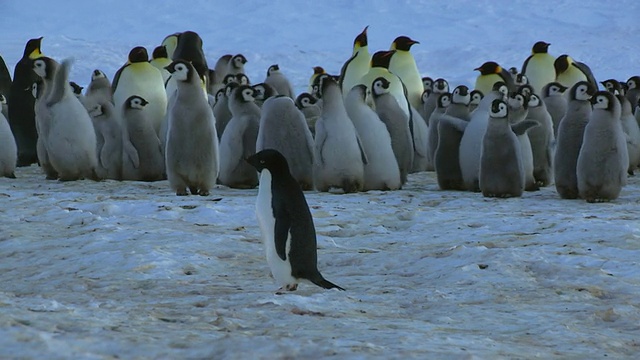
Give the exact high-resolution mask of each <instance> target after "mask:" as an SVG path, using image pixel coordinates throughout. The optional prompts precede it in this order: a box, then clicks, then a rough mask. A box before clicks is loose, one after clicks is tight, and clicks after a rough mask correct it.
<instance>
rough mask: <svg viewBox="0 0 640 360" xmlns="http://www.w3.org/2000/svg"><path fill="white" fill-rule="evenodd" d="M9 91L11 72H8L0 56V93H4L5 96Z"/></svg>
mask: <svg viewBox="0 0 640 360" xmlns="http://www.w3.org/2000/svg"><path fill="white" fill-rule="evenodd" d="M9 92H11V74H9V69H7V64H6V63H5V62H4V59H3V58H2V56H0V95H4V97H5V98H6V97H8V96H9Z"/></svg>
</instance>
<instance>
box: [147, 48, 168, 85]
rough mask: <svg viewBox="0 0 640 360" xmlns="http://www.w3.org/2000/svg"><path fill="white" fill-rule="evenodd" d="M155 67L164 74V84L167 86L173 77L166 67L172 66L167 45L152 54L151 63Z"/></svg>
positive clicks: (154, 50) (156, 49)
mask: <svg viewBox="0 0 640 360" xmlns="http://www.w3.org/2000/svg"><path fill="white" fill-rule="evenodd" d="M149 63H150V64H151V65H153V67H155V68H156V69H158V70H160V73H161V74H162V82H163V83H164V84H165V85H166V84H167V80H169V77H171V74H170V73H169V71H167V69H166V67H167V66H169V64H171V59H170V58H169V54H167V47H166V46H165V45H160V46H157V47H156V48H155V49H153V52H152V53H151V61H149Z"/></svg>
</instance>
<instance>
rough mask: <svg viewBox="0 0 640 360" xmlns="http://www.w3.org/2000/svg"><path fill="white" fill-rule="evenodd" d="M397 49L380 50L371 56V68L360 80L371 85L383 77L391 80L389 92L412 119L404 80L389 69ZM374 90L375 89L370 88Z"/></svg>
mask: <svg viewBox="0 0 640 360" xmlns="http://www.w3.org/2000/svg"><path fill="white" fill-rule="evenodd" d="M394 53H395V50H390V51H378V52H376V53H375V54H373V56H372V57H371V68H370V69H369V71H368V72H367V73H366V74H365V75H364V76H363V77H362V79H361V80H360V81H361V82H360V83H361V84H364V85H366V86H368V87H370V86H371V85H372V84H373V82H374V81H375V80H376V79H378V78H380V77H382V78H384V79H386V80H387V81H388V82H389V88H388V91H387V92H388V93H389V94H391V96H393V97H394V98H395V99H396V102H397V103H398V105H399V106H400V109H402V112H404V114H405V115H406V116H407V118H409V119H411V111H410V109H409V106H410V105H409V100H407V96H406V93H407V92H406V89H405V86H404V84H403V83H402V80H400V78H399V77H398V75H395V74H393V73H392V72H390V71H389V64H390V62H391V58H392V57H393V54H394ZM369 90H370V91H372V92H373V89H371V88H369Z"/></svg>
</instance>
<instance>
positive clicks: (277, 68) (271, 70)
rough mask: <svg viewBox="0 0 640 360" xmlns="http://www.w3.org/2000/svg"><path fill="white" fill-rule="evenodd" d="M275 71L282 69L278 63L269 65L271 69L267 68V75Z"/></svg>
mask: <svg viewBox="0 0 640 360" xmlns="http://www.w3.org/2000/svg"><path fill="white" fill-rule="evenodd" d="M274 71H280V66H278V64H273V65H271V66H269V69H267V76H271V74H272V73H273V72H274Z"/></svg>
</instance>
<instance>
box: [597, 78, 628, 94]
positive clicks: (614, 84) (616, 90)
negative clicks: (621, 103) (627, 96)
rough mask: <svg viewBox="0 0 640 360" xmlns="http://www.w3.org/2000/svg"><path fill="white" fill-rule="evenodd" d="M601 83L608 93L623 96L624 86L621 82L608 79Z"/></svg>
mask: <svg viewBox="0 0 640 360" xmlns="http://www.w3.org/2000/svg"><path fill="white" fill-rule="evenodd" d="M600 83H601V84H602V85H603V86H604V88H605V89H606V90H607V91H608V92H610V93H612V94H614V95H623V91H622V86H621V85H620V82H619V81H618V80H616V79H608V80H605V81H601V82H600Z"/></svg>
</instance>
